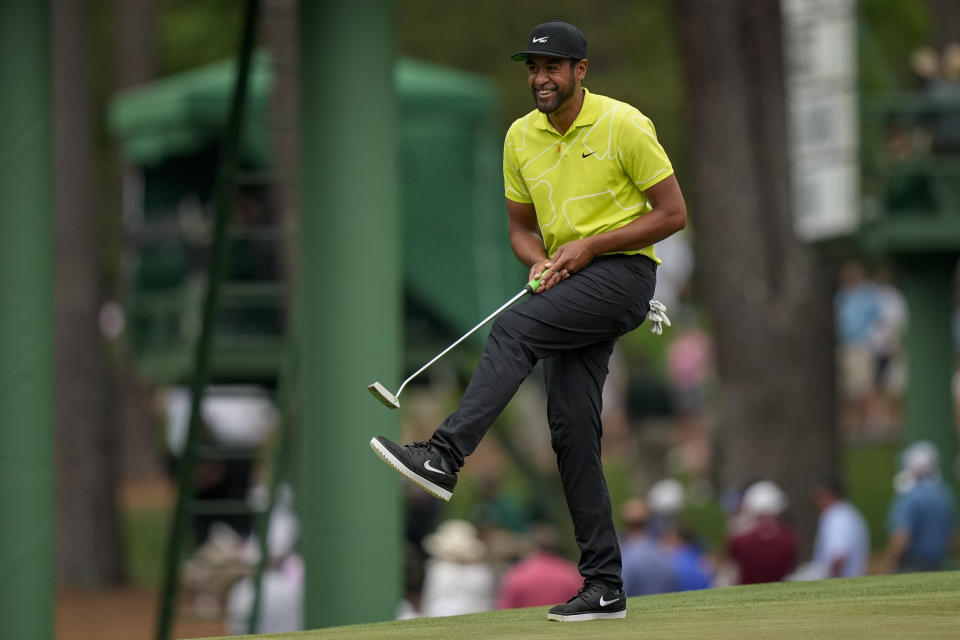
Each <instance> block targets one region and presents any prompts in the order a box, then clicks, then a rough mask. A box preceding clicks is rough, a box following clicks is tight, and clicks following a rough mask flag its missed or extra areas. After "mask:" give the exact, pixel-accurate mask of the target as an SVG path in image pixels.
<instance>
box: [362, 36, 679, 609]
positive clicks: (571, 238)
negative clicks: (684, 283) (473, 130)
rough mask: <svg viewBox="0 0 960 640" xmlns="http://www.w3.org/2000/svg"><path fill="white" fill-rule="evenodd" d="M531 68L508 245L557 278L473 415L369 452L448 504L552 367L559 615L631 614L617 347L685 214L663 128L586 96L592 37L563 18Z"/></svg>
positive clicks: (484, 368) (511, 171)
mask: <svg viewBox="0 0 960 640" xmlns="http://www.w3.org/2000/svg"><path fill="white" fill-rule="evenodd" d="M512 59H513V60H517V61H522V62H525V63H526V65H527V80H528V83H529V86H530V90H531V91H532V92H533V99H534V104H535V106H536V109H535V110H534V111H531V112H530V113H528V114H527V115H525V116H523V117H522V118H520V119H518V120H516V121H515V122H514V123H513V124H512V125H511V126H510V129H509V131H508V132H507V136H506V141H505V143H504V151H503V174H504V191H505V195H506V210H507V215H508V218H509V234H510V244H511V246H512V248H513V251H514V253H515V254H516V256H517V258H518V259H519V260H520V261H521V262H522V263H523V264H525V265H527V266H528V267H530V278H531V279H533V278H540V277H541V275H543V280H542V284H541V286H540V288H539V289H538V290H537V291H536V292H535V293H536V295H533V296H529V297H528V298H527V299H525V300H524V301H523V302H521V303H519V304H517V305H514V306H513V307H511V308H510V309H508V310H507V311H505V312H503V313H502V314H501V315H500V316H498V317H497V320H496V321H495V322H494V324H493V327H492V329H491V331H490V335H489V337H488V338H487V344H486V349H485V350H484V353H483V356H482V357H481V359H480V362H479V364H478V365H477V369H476V371H475V372H474V374H473V377H472V378H471V379H470V383H469V384H468V385H467V389H466V391H465V393H464V395H463V398H462V399H461V401H460V405H459V407H458V408H457V409H456V410H455V411H454V412H453V413H452V414H450V415H449V416H448V417H447V418H446V419H445V420H444V421H443V423H441V424H440V426H439V427H438V428H437V430H436V431H435V432H434V434H433V436H432V437H431V438H430V440H429V441H428V442H417V443H413V444H409V445H404V446H401V445H397V444H396V443H393V442H391V441H390V440H388V439H387V438H384V437H382V436H378V437H376V438H374V439H373V440H372V441H371V443H370V444H371V447H373V449H374V450H375V451H376V452H377V454H379V455H380V456H381V457H382V458H383V459H384V460H385V461H386V462H387V463H388V464H390V465H391V466H393V467H394V468H395V469H397V470H398V471H399V472H400V473H401V474H403V475H404V476H405V477H406V478H408V479H410V480H412V481H413V482H414V483H416V484H417V485H418V486H420V487H421V488H423V489H424V490H426V491H428V492H430V493H432V494H433V495H435V496H438V497H441V498H443V499H447V500H449V499H450V497H451V496H452V493H453V489H454V487H455V485H456V482H457V472H459V470H460V468H461V467H462V466H463V464H464V461H465V458H466V457H467V456H469V455H470V454H471V453H473V451H474V450H475V449H476V447H477V445H478V444H479V443H480V440H481V439H482V438H483V436H484V434H485V433H486V432H487V429H488V428H489V427H490V425H491V424H492V423H493V421H494V420H495V419H496V417H497V416H498V415H499V414H500V412H501V411H502V410H503V408H504V407H505V406H506V405H507V403H508V402H509V401H510V399H511V398H512V397H513V395H514V394H515V393H516V391H517V388H518V387H519V386H520V383H521V382H523V380H524V379H525V378H526V377H527V376H528V375H529V374H530V371H531V370H532V369H533V366H534V365H535V364H536V363H537V362H539V361H542V362H543V371H544V379H545V382H546V386H547V419H548V423H549V428H550V436H551V444H552V446H553V449H554V451H555V452H556V455H557V466H558V468H559V471H560V479H561V483H562V485H563V491H564V495H565V497H566V500H567V505H568V507H569V509H570V516H571V518H572V520H573V526H574V535H575V537H576V541H577V545H578V547H579V549H580V562H579V570H580V574H581V575H582V576H583V587H582V588H581V589H580V592H579V593H578V594H577V595H576V596H574V597H573V598H571V599H570V600H569V601H568V602H566V603H565V604H560V605H557V606H556V607H554V608H552V609H551V610H550V612H549V613H548V614H547V619H549V620H559V621H583V620H597V619H603V618H623V617H624V616H625V615H626V596H625V594H624V592H623V580H622V578H621V559H620V547H619V544H618V542H617V535H616V530H615V529H614V526H613V518H612V515H611V505H610V495H609V492H608V491H607V485H606V480H605V479H604V475H603V466H602V463H601V459H600V439H601V435H602V432H603V426H602V424H601V421H600V410H601V407H602V391H603V385H604V381H605V379H606V377H607V366H608V362H609V359H610V354H611V352H612V351H613V347H614V344H615V343H616V341H617V339H618V338H619V337H620V336H621V335H623V334H625V333H627V332H628V331H631V330H633V329H635V328H636V327H637V326H639V325H640V324H641V323H642V322H643V321H644V319H645V318H647V317H648V313H649V314H650V315H649V317H650V318H651V320H652V321H654V327H655V328H659V324H658V320H660V319H663V318H665V316H662V315H657V313H658V311H662V309H663V308H662V305H659V309H658V303H656V301H652V300H651V297H652V295H653V291H654V286H655V284H656V269H657V265H658V264H659V262H660V261H659V259H658V258H657V256H656V254H655V252H654V248H653V245H654V243H656V242H659V241H660V240H663V239H664V238H666V237H668V236H669V235H671V234H673V233H675V232H676V231H679V230H680V229H682V228H683V227H684V226H685V224H686V217H687V213H686V206H685V204H684V200H683V195H682V194H681V192H680V187H679V186H678V184H677V181H676V179H675V178H674V175H673V167H672V166H671V164H670V160H669V159H668V157H667V155H666V153H665V152H664V150H663V148H662V147H661V146H660V143H659V142H658V141H657V137H656V131H655V130H654V128H653V124H652V123H651V122H650V120H649V119H647V118H646V117H645V116H644V115H643V114H642V113H640V112H639V111H638V110H637V109H635V108H634V107H631V106H630V105H628V104H626V103H623V102H619V101H617V100H613V99H611V98H606V97H603V96H600V95H596V94H592V93H590V92H589V91H587V90H586V88H584V87H583V85H582V83H583V79H584V77H585V76H586V73H587V67H588V65H589V62H588V60H587V42H586V39H585V38H584V36H583V34H582V33H581V32H580V30H579V29H577V28H576V27H574V26H573V25H571V24H567V23H565V22H560V21H553V22H548V23H545V24H541V25H538V26H536V27H534V28H533V30H532V31H531V32H530V36H529V39H528V41H527V48H526V49H525V50H524V51H521V52H519V53H516V54H514V55H513V57H512Z"/></svg>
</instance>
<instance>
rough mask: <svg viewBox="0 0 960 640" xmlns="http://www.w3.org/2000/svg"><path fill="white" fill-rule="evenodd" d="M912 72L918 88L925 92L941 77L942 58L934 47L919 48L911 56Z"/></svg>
mask: <svg viewBox="0 0 960 640" xmlns="http://www.w3.org/2000/svg"><path fill="white" fill-rule="evenodd" d="M910 70H911V71H913V76H914V79H915V82H916V88H917V89H919V90H921V91H925V90H927V89H929V88H930V87H931V86H932V85H933V83H934V81H936V80H937V78H939V76H940V57H939V56H938V55H937V50H936V49H934V48H933V47H929V46H923V47H919V48H917V49H916V50H914V52H913V53H912V54H911V55H910Z"/></svg>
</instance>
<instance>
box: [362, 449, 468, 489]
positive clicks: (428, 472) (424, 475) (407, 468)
mask: <svg viewBox="0 0 960 640" xmlns="http://www.w3.org/2000/svg"><path fill="white" fill-rule="evenodd" d="M370 448H371V449H373V450H374V451H375V452H376V453H377V455H378V456H380V457H381V458H383V460H384V461H385V462H386V463H387V464H389V465H390V466H391V467H393V468H394V469H396V470H397V471H399V472H400V474H401V475H402V476H403V477H405V478H407V479H408V480H412V481H413V483H414V484H416V485H417V486H418V487H420V488H421V489H423V490H424V491H426V492H427V493H429V494H431V495H433V496H436V497H437V498H440V499H441V500H450V498H451V497H452V496H453V488H454V487H455V486H457V472H456V471H455V470H454V469H453V466H452V465H451V464H450V463H449V462H448V461H447V459H446V458H445V457H443V454H441V453H440V452H439V451H437V449H436V448H435V447H434V446H432V445H431V444H429V443H427V442H414V443H412V444H406V445H403V446H400V445H399V444H397V443H395V442H391V441H390V440H388V439H386V438H384V437H383V436H377V437H375V438H374V439H373V440H371V441H370Z"/></svg>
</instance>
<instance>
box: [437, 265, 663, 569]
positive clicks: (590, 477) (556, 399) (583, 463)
mask: <svg viewBox="0 0 960 640" xmlns="http://www.w3.org/2000/svg"><path fill="white" fill-rule="evenodd" d="M655 284H656V263H655V262H654V261H653V260H650V259H649V258H647V257H646V256H642V255H631V256H627V255H611V256H600V257H598V258H596V259H595V260H594V261H593V262H591V263H590V264H589V265H588V266H587V267H586V268H585V269H583V270H582V271H579V272H577V273H575V274H573V275H572V276H571V277H570V278H568V279H567V280H565V281H564V282H561V283H560V284H558V285H557V286H555V287H553V288H552V289H550V290H549V291H545V292H543V293H541V294H537V295H532V296H528V297H527V298H525V299H524V300H523V301H522V302H520V303H518V304H516V305H514V306H513V307H511V308H510V309H508V310H506V311H504V312H503V313H502V314H500V315H499V316H498V317H497V319H496V320H495V321H494V324H493V328H492V329H491V331H490V335H489V336H488V338H487V344H486V348H485V350H484V352H483V355H482V356H481V358H480V362H479V364H478V365H477V369H476V371H475V372H474V374H473V377H472V378H471V379H470V383H469V384H468V385H467V389H466V391H465V392H464V395H463V398H462V399H461V401H460V405H459V407H458V408H457V410H456V411H454V412H453V413H452V414H451V415H450V416H448V417H447V418H446V420H444V421H443V423H442V424H441V425H440V426H439V427H438V428H437V430H436V432H435V433H434V435H433V437H432V438H431V439H430V443H431V444H433V445H434V446H436V447H438V448H440V449H441V450H442V451H444V452H445V453H446V454H448V457H449V458H450V460H452V461H453V462H454V463H456V465H457V466H458V467H461V466H463V461H464V458H466V457H467V456H468V455H470V454H471V453H473V451H474V449H476V447H477V445H478V444H479V443H480V440H481V439H482V438H483V436H484V434H485V433H486V432H487V429H488V428H489V427H490V425H491V424H492V423H493V421H494V420H495V419H496V418H497V416H498V415H500V412H501V411H503V409H504V407H506V405H507V403H508V402H509V401H510V399H511V398H512V397H513V395H514V394H515V393H516V391H517V389H518V388H519V386H520V383H521V382H523V380H524V379H525V378H526V377H527V376H528V375H529V374H530V371H531V370H532V369H533V366H534V365H535V364H536V363H537V361H539V360H543V366H544V377H545V381H546V386H547V418H548V422H549V425H550V439H551V444H552V445H553V450H554V452H555V453H556V454H557V466H558V467H559V470H560V478H561V481H562V484H563V491H564V495H565V497H566V500H567V506H568V507H569V509H570V516H571V518H572V520H573V527H574V534H575V535H576V539H577V545H578V546H579V548H580V563H579V566H580V573H581V575H583V577H584V578H586V579H589V580H603V581H605V582H609V583H612V584H614V585H617V586H622V580H621V577H620V567H621V562H620V547H619V544H618V542H617V535H616V530H615V529H614V526H613V518H612V513H611V507H610V494H609V492H608V490H607V483H606V479H605V478H604V475H603V466H602V463H601V460H600V438H601V435H602V432H603V426H602V424H601V423H600V410H601V407H602V397H601V394H602V391H603V384H604V381H605V380H606V377H607V371H608V368H607V367H608V364H609V361H610V354H611V352H612V351H613V346H614V343H615V342H616V340H617V338H619V337H620V336H621V335H623V334H624V333H626V332H628V331H631V330H632V329H634V328H636V327H637V326H639V325H640V324H641V323H642V322H643V320H644V318H646V315H647V311H648V310H649V303H650V298H651V297H652V296H653V290H654V286H655Z"/></svg>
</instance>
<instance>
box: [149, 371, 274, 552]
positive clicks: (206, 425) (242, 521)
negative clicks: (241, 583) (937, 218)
mask: <svg viewBox="0 0 960 640" xmlns="http://www.w3.org/2000/svg"><path fill="white" fill-rule="evenodd" d="M163 403H164V407H163V408H164V412H165V419H166V424H165V428H166V434H165V435H166V442H167V447H168V450H169V454H170V460H169V462H170V464H169V467H170V471H171V472H175V469H176V464H177V461H178V460H179V458H180V456H181V455H182V454H183V448H184V447H185V446H186V441H187V433H188V430H189V423H190V403H191V400H190V390H189V389H188V388H186V387H171V388H170V389H168V390H167V391H166V392H165V393H164V394H163ZM200 417H201V421H202V427H203V431H202V432H201V434H200V438H199V442H200V446H201V450H200V451H199V452H198V457H197V464H196V468H195V471H194V499H196V500H197V501H202V500H237V501H243V500H246V499H247V497H248V493H249V492H250V489H251V478H252V474H253V467H254V462H255V457H256V455H255V454H256V451H257V449H258V448H259V447H260V446H261V445H263V443H264V442H265V441H266V439H267V437H268V436H269V435H270V432H271V430H272V429H273V427H274V426H275V425H276V423H277V420H278V418H279V411H278V410H277V407H276V405H275V404H274V403H273V400H272V398H271V397H270V394H269V392H268V391H267V390H266V389H264V388H263V387H259V386H255V385H249V386H246V385H244V386H241V385H237V386H226V385H224V386H211V387H208V388H207V390H206V393H205V395H204V398H203V402H202V404H201V416H200ZM210 449H216V451H209V450H210ZM217 522H222V523H225V524H227V525H229V526H230V527H231V528H232V529H233V530H234V531H235V532H236V533H237V534H239V535H240V537H242V538H245V537H246V536H248V535H249V534H250V532H251V528H252V519H251V516H250V513H249V512H242V513H232V514H229V515H219V514H217V515H211V514H209V513H202V512H201V513H196V514H194V515H193V530H194V536H195V539H196V544H197V546H202V545H203V544H204V543H205V542H206V541H207V538H208V536H209V535H210V532H211V527H212V525H213V524H214V523H217Z"/></svg>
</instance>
